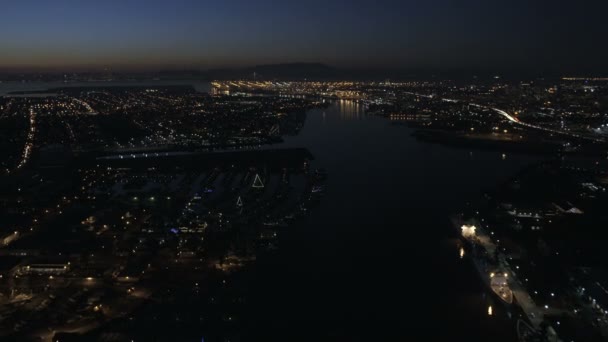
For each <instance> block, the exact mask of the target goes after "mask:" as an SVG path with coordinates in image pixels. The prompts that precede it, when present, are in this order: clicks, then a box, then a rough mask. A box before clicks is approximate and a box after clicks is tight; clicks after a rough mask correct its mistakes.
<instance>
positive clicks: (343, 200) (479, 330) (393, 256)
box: [249, 101, 537, 341]
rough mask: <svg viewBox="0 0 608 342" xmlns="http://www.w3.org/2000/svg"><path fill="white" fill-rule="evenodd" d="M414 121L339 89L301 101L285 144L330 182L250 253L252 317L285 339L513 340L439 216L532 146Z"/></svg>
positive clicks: (520, 162) (513, 168) (517, 164)
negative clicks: (438, 136) (276, 235)
mask: <svg viewBox="0 0 608 342" xmlns="http://www.w3.org/2000/svg"><path fill="white" fill-rule="evenodd" d="M411 133H412V130H411V129H410V128H408V127H406V126H403V125H395V124H391V122H389V121H388V120H386V119H383V118H378V117H372V116H366V115H365V113H364V110H363V108H362V107H360V106H359V105H357V104H356V103H354V102H349V101H343V102H337V103H335V104H332V105H331V106H330V107H329V108H327V109H315V110H311V111H309V112H308V117H307V120H306V124H305V126H304V128H303V130H302V131H301V133H300V134H299V135H298V136H295V137H288V138H287V140H286V142H285V143H284V144H283V145H284V147H307V148H308V149H309V150H310V151H311V152H312V154H313V155H314V156H315V158H316V160H315V161H314V165H315V166H317V167H324V168H326V169H327V172H328V174H329V178H328V181H327V185H328V186H327V188H328V189H327V194H326V196H325V197H324V198H323V199H322V202H321V205H320V206H319V207H318V208H315V209H314V210H313V211H312V213H311V215H310V216H309V217H308V218H307V219H305V221H304V222H303V223H302V224H299V225H297V226H296V227H292V228H289V231H286V232H284V233H283V234H282V235H281V236H282V241H281V242H280V244H279V246H280V250H279V254H278V255H277V256H274V257H271V258H266V259H264V260H261V261H260V263H258V268H259V270H258V273H257V274H258V275H257V276H256V280H255V282H254V283H253V284H251V297H252V299H251V300H252V302H251V305H250V306H249V307H250V309H251V312H250V317H249V320H250V321H251V322H252V323H251V325H252V326H251V329H252V331H254V334H255V336H256V337H267V338H269V339H277V340H278V339H280V338H285V339H287V340H294V339H295V340H315V339H331V340H344V339H346V340H374V339H377V338H382V340H387V339H388V338H392V337H396V338H397V339H392V340H406V339H407V340H411V339H412V338H415V337H419V338H420V337H422V338H429V339H431V338H435V339H439V340H448V339H449V340H452V341H464V340H469V341H489V340H492V341H503V340H504V341H512V340H514V336H513V334H514V331H513V329H512V324H513V323H512V321H511V320H510V319H509V318H508V317H507V316H506V315H505V314H504V312H502V310H500V307H499V305H494V312H495V315H494V316H492V317H488V315H487V310H488V305H490V304H492V299H491V297H490V296H484V293H485V289H484V287H483V285H482V283H481V281H480V279H479V277H478V275H477V273H475V271H474V269H473V266H472V263H471V261H470V260H467V259H466V258H465V259H460V257H459V255H458V248H457V246H456V240H457V239H456V233H455V231H454V230H453V229H452V227H451V226H450V223H449V221H448V216H449V215H450V213H452V212H454V211H455V210H457V209H458V208H460V207H462V206H463V204H464V202H465V201H467V200H471V199H472V200H475V199H476V198H479V196H480V194H481V191H482V189H483V188H490V187H493V186H495V185H496V184H497V183H499V182H501V181H505V180H507V179H508V178H509V177H511V176H513V175H514V174H515V173H516V172H517V171H518V170H520V169H521V168H523V167H524V166H526V165H529V164H530V163H533V162H534V161H536V160H537V158H535V157H530V156H522V155H508V156H507V157H506V159H505V160H503V158H502V153H501V152H499V151H496V152H489V151H485V152H481V151H469V150H466V149H455V148H449V147H445V146H440V145H434V144H428V143H421V142H417V141H416V140H415V139H414V138H413V137H411V136H410V134H411Z"/></svg>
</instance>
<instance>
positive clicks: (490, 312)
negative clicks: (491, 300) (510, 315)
mask: <svg viewBox="0 0 608 342" xmlns="http://www.w3.org/2000/svg"><path fill="white" fill-rule="evenodd" d="M493 314H494V312H493V310H492V305H490V306H488V316H492V315H493Z"/></svg>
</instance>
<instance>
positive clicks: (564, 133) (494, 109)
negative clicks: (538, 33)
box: [405, 91, 606, 142]
mask: <svg viewBox="0 0 608 342" xmlns="http://www.w3.org/2000/svg"><path fill="white" fill-rule="evenodd" d="M405 93H406V94H408V95H414V96H420V97H425V98H428V99H433V98H435V97H434V96H433V95H424V94H418V93H412V92H407V91H406V92H405ZM438 99H439V100H442V101H445V102H454V103H458V102H461V101H460V100H455V99H448V98H438ZM469 105H471V106H475V107H478V108H483V109H491V110H493V111H495V112H496V113H498V114H500V115H501V116H503V117H504V118H506V119H507V120H508V121H510V122H512V123H514V124H517V125H520V126H523V127H527V128H532V129H538V130H541V131H545V132H549V133H554V134H561V135H565V136H569V137H572V138H578V139H586V140H591V141H595V142H606V140H605V139H603V138H595V137H589V136H584V135H581V134H577V133H570V132H565V131H560V130H556V129H550V128H546V127H542V126H537V125H532V124H529V123H525V122H521V121H520V120H519V119H518V118H516V117H514V116H512V115H510V114H509V113H507V112H506V111H504V110H502V109H498V108H493V107H489V106H482V105H478V104H475V103H469Z"/></svg>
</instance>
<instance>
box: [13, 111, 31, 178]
mask: <svg viewBox="0 0 608 342" xmlns="http://www.w3.org/2000/svg"><path fill="white" fill-rule="evenodd" d="M35 137H36V112H35V111H34V108H31V107H30V129H29V131H28V133H27V139H26V140H25V146H24V147H23V152H22V153H21V160H20V161H19V163H17V166H16V167H15V168H14V169H13V170H12V171H11V170H8V172H9V173H11V172H15V171H17V170H19V169H21V168H22V167H24V166H25V164H27V162H28V160H29V159H30V157H31V155H32V149H33V148H34V138H35Z"/></svg>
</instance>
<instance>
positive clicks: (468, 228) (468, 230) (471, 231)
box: [461, 224, 477, 238]
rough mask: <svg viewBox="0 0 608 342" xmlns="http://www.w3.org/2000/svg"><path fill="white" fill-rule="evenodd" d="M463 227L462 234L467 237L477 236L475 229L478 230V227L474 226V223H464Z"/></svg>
mask: <svg viewBox="0 0 608 342" xmlns="http://www.w3.org/2000/svg"><path fill="white" fill-rule="evenodd" d="M461 229H462V236H463V237H465V238H473V237H475V230H477V227H475V226H473V225H466V224H465V225H462V227H461Z"/></svg>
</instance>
